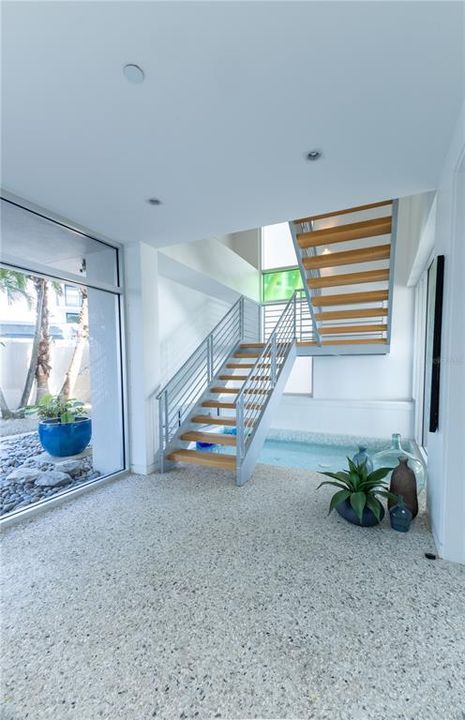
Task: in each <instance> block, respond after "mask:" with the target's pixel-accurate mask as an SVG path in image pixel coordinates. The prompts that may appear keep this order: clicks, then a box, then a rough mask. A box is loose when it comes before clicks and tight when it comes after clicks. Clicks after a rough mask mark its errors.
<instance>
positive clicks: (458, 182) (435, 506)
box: [428, 104, 465, 563]
mask: <svg viewBox="0 0 465 720" xmlns="http://www.w3.org/2000/svg"><path fill="white" fill-rule="evenodd" d="M464 203H465V104H464V106H463V107H462V112H461V115H460V117H459V119H458V122H457V126H456V129H455V133H454V136H453V138H452V141H451V144H450V148H449V152H448V155H447V158H446V161H445V163H444V168H443V172H442V175H441V179H440V182H439V187H438V192H437V224H436V238H435V245H434V252H435V254H436V255H441V254H442V255H445V278H444V308H443V330H442V351H441V374H440V408H439V413H440V415H439V429H438V431H437V432H436V433H430V434H429V436H428V476H429V479H428V506H429V511H430V517H431V525H432V531H433V535H434V539H435V542H436V545H437V547H438V550H439V553H440V555H441V556H442V557H444V558H446V559H448V560H454V561H457V562H462V563H465V519H464V518H465V480H464V462H463V458H464V454H463V452H464V447H465V289H464V277H465V217H464V216H465V207H464Z"/></svg>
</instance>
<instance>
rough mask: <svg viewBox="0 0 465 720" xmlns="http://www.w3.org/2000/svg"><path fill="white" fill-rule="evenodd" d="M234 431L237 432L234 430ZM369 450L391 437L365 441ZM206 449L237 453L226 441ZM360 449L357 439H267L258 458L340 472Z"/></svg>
mask: <svg viewBox="0 0 465 720" xmlns="http://www.w3.org/2000/svg"><path fill="white" fill-rule="evenodd" d="M223 432H226V433H228V432H229V433H231V431H230V429H229V428H224V429H223ZM232 434H235V433H232ZM366 445H367V451H368V454H369V455H370V456H373V455H374V454H375V453H377V452H379V451H380V450H386V448H388V447H389V446H390V441H389V440H388V439H386V441H385V442H380V441H376V440H375V441H372V442H370V443H366ZM402 445H403V447H404V449H405V450H408V451H409V452H411V451H412V448H411V446H410V442H409V441H408V440H402ZM198 449H201V450H203V451H205V452H219V453H227V454H234V453H235V448H233V447H229V446H224V445H212V446H210V447H201V448H199V447H198ZM357 451H358V444H357V442H356V441H354V442H353V444H344V445H337V444H335V443H334V444H333V443H331V442H328V443H323V442H320V443H318V442H315V441H312V440H308V441H306V442H299V441H296V440H266V441H265V444H264V446H263V449H262V451H261V453H260V456H259V458H258V462H261V463H265V464H267V465H281V466H282V467H297V468H304V469H307V470H319V471H320V472H324V471H325V470H329V471H330V472H337V471H338V470H341V469H343V468H346V467H347V458H348V457H350V458H352V457H353V456H354V455H355V453H356V452H357Z"/></svg>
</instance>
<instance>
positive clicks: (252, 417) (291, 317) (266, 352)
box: [236, 291, 298, 476]
mask: <svg viewBox="0 0 465 720" xmlns="http://www.w3.org/2000/svg"><path fill="white" fill-rule="evenodd" d="M297 292H298V291H297ZM297 292H295V293H294V294H293V296H292V297H291V299H290V300H289V302H288V303H287V305H286V306H285V308H284V310H283V312H282V314H281V317H280V318H279V320H278V322H277V324H276V326H275V328H274V330H273V332H272V333H271V335H270V337H269V339H268V341H267V342H266V344H265V347H264V348H263V350H262V352H261V354H260V355H259V357H258V358H257V359H256V361H255V363H254V365H253V368H252V369H251V371H250V374H249V376H248V378H247V380H246V381H245V382H244V384H243V386H242V388H241V390H240V392H239V394H238V395H237V397H236V468H237V473H238V476H239V475H240V469H241V464H242V462H243V460H244V458H245V456H246V454H247V451H248V448H249V446H250V444H251V442H252V440H253V438H254V435H255V433H256V431H257V429H258V426H259V425H260V421H261V418H262V416H263V414H264V412H265V410H266V406H267V404H268V401H269V400H270V397H271V394H272V393H273V390H274V387H275V385H276V383H277V381H278V379H279V376H280V373H281V370H282V367H283V365H284V363H285V362H286V359H287V357H288V355H289V352H290V350H291V348H292V347H293V345H294V343H295V342H296V337H297Z"/></svg>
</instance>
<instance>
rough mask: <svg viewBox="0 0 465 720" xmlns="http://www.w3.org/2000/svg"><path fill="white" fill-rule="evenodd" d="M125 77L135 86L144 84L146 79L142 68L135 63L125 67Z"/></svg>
mask: <svg viewBox="0 0 465 720" xmlns="http://www.w3.org/2000/svg"><path fill="white" fill-rule="evenodd" d="M123 75H124V77H125V78H126V80H127V81H128V82H130V83H132V84H133V85H139V84H140V83H142V82H144V79H145V73H144V71H143V70H142V68H140V67H139V65H134V63H129V64H128V65H125V66H124V67H123Z"/></svg>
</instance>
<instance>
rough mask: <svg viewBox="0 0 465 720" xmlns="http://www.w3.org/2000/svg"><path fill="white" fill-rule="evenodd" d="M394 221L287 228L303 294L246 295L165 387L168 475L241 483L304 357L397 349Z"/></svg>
mask: <svg viewBox="0 0 465 720" xmlns="http://www.w3.org/2000/svg"><path fill="white" fill-rule="evenodd" d="M396 222H397V203H396V202H395V201H394V202H391V201H389V202H381V203H373V204H371V205H363V206H359V207H353V208H349V209H346V210H339V211H336V212H333V213H327V214H325V215H314V216H312V217H306V218H300V219H298V220H295V221H293V222H291V223H289V225H290V228H291V233H292V237H293V241H294V246H295V250H296V254H297V258H298V263H299V268H300V272H301V274H302V278H303V285H304V290H298V291H296V292H295V293H294V295H293V296H292V298H291V299H290V300H289V301H288V302H287V303H286V302H277V303H268V304H266V305H264V306H260V305H258V304H256V303H253V302H252V301H250V300H248V299H246V298H244V297H242V298H240V299H239V300H238V301H237V303H236V304H235V305H233V307H232V308H231V309H230V310H229V311H228V312H227V313H226V315H225V316H224V318H223V319H222V320H221V321H220V323H219V324H218V325H217V326H216V328H215V329H214V330H213V331H212V332H211V333H210V334H209V335H208V336H207V337H206V338H205V340H204V341H203V342H202V343H201V344H200V345H199V347H198V348H197V349H196V350H195V352H194V353H193V354H192V355H191V357H190V358H189V359H188V360H187V361H186V363H185V364H184V365H183V366H182V367H181V368H180V369H179V370H178V372H177V373H176V374H175V375H174V377H173V378H171V380H170V381H169V382H168V383H167V384H166V385H165V386H164V387H163V388H162V390H161V391H160V393H159V394H158V396H157V399H158V403H159V412H158V420H159V433H160V442H159V447H160V469H161V471H162V472H164V471H165V470H167V469H169V468H171V467H174V466H175V465H176V463H186V464H193V465H202V466H204V467H206V468H208V467H211V468H221V469H223V470H227V471H229V472H231V473H234V475H235V479H236V484H237V485H243V484H244V483H245V482H246V481H247V480H248V479H249V477H250V475H251V473H252V471H253V468H254V466H255V464H256V462H257V459H258V455H259V453H260V450H261V447H262V445H263V443H264V441H265V437H266V434H267V431H268V428H269V426H270V423H271V420H272V416H273V413H274V410H275V408H276V406H277V404H278V402H279V400H280V397H281V394H282V392H283V390H284V387H285V384H286V381H287V378H288V376H289V374H290V371H291V369H292V366H293V364H294V359H295V357H296V356H297V355H341V354H352V355H354V354H357V355H361V354H364V355H365V354H381V353H387V352H389V346H390V335H391V311H392V292H393V275H394V250H395V234H396ZM212 448H214V450H215V451H214V452H212V451H210V450H211V449H212ZM218 449H219V451H218V452H217V450H218Z"/></svg>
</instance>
